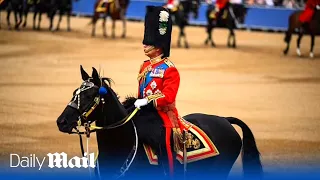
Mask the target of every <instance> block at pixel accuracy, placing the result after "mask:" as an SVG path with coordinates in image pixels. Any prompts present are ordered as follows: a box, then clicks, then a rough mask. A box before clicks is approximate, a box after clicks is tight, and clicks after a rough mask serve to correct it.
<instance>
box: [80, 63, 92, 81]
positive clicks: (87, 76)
mask: <svg viewBox="0 0 320 180" xmlns="http://www.w3.org/2000/svg"><path fill="white" fill-rule="evenodd" d="M80 71H81V77H82V80H84V81H86V80H88V79H89V77H90V76H89V75H88V73H86V71H84V69H83V67H82V65H80Z"/></svg>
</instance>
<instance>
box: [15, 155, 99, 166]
mask: <svg viewBox="0 0 320 180" xmlns="http://www.w3.org/2000/svg"><path fill="white" fill-rule="evenodd" d="M47 156H48V157H43V158H38V157H37V156H36V155H35V154H30V156H22V157H20V155H18V154H10V167H11V168H17V167H22V168H37V167H38V170H41V168H42V167H43V165H44V162H45V160H46V158H48V167H49V168H75V167H76V168H89V167H90V168H95V167H96V166H95V163H94V153H90V154H89V156H87V153H84V157H81V158H80V157H78V156H74V157H72V158H70V159H68V155H67V154H66V153H64V152H62V153H57V152H56V153H53V154H52V153H48V154H47Z"/></svg>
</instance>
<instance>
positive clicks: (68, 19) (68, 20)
mask: <svg viewBox="0 0 320 180" xmlns="http://www.w3.org/2000/svg"><path fill="white" fill-rule="evenodd" d="M70 17H71V10H70V11H68V12H67V31H69V32H70V31H71V26H70Z"/></svg>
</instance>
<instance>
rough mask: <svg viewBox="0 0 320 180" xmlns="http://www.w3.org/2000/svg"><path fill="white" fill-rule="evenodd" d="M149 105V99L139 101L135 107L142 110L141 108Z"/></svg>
mask: <svg viewBox="0 0 320 180" xmlns="http://www.w3.org/2000/svg"><path fill="white" fill-rule="evenodd" d="M147 104H148V99H146V98H144V99H137V100H136V102H135V103H134V106H135V107H136V108H140V107H141V106H145V105H147Z"/></svg>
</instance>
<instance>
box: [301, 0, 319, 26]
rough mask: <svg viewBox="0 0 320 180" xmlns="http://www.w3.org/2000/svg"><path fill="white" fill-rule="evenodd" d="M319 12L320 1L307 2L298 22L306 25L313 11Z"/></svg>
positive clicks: (311, 0) (309, 0) (310, 0)
mask: <svg viewBox="0 0 320 180" xmlns="http://www.w3.org/2000/svg"><path fill="white" fill-rule="evenodd" d="M316 9H318V10H320V0H308V1H307V3H306V7H305V9H304V11H303V12H302V13H301V15H300V17H299V20H300V22H301V23H303V24H304V23H308V22H310V21H311V20H312V17H313V14H314V12H315V10H316Z"/></svg>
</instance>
